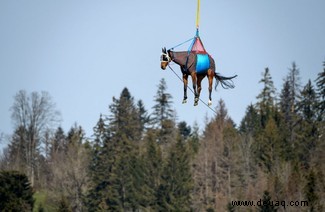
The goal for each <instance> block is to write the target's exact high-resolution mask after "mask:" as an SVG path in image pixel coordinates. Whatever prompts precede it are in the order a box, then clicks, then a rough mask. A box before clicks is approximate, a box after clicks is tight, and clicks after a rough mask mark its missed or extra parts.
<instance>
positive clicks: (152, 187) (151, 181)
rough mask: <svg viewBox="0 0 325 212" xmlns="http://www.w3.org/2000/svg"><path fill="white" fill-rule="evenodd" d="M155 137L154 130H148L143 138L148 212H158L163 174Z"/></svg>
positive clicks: (145, 191)
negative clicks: (150, 211)
mask: <svg viewBox="0 0 325 212" xmlns="http://www.w3.org/2000/svg"><path fill="white" fill-rule="evenodd" d="M157 139H158V138H157V135H156V133H155V131H154V130H149V131H148V133H147V135H146V137H145V142H146V143H145V151H144V153H143V162H144V167H143V168H144V175H145V176H144V190H143V192H144V194H146V196H147V199H146V202H145V206H146V208H147V209H149V210H156V211H157V210H158V205H157V201H158V199H157V198H158V197H157V195H158V191H159V187H160V184H161V181H162V179H161V175H162V173H163V167H164V163H163V158H162V153H161V149H160V145H158V143H157Z"/></svg>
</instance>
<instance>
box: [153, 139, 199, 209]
mask: <svg viewBox="0 0 325 212" xmlns="http://www.w3.org/2000/svg"><path fill="white" fill-rule="evenodd" d="M192 188H193V180H192V174H191V167H190V155H189V153H188V151H187V149H186V146H185V144H184V141H182V139H181V138H180V137H179V138H178V141H177V143H176V144H174V145H173V146H172V149H170V152H169V155H168V158H167V161H166V165H165V167H164V172H163V173H162V182H161V184H160V188H159V192H158V207H159V210H160V211H189V210H190V203H191V192H192Z"/></svg>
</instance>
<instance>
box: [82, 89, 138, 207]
mask: <svg viewBox="0 0 325 212" xmlns="http://www.w3.org/2000/svg"><path fill="white" fill-rule="evenodd" d="M109 109H110V116H109V118H108V125H107V127H106V126H105V124H103V121H102V120H100V121H99V123H98V125H97V127H96V128H95V130H96V131H98V132H96V134H98V136H97V137H101V140H102V141H103V146H102V148H100V151H99V158H96V160H98V163H97V165H95V167H94V169H95V170H97V172H98V174H97V179H95V181H94V182H93V183H94V185H93V188H92V190H91V192H90V193H89V196H88V198H89V200H88V202H89V204H88V205H89V207H88V209H89V210H91V211H96V210H114V211H116V210H117V211H120V210H126V211H128V210H136V209H139V207H140V204H141V200H142V199H143V196H142V194H141V192H142V189H140V188H141V186H142V182H143V179H142V161H141V160H140V159H139V158H138V157H137V155H138V154H139V150H138V147H139V141H140V139H141V136H142V135H141V121H140V115H139V110H138V109H137V107H136V106H135V105H134V99H133V97H132V96H131V94H130V93H129V91H128V89H127V88H124V89H123V90H122V92H121V95H120V98H119V99H116V98H113V103H112V104H111V105H110V106H109ZM99 129H102V130H99ZM99 131H100V132H99ZM98 145H99V144H98ZM96 166H97V168H96ZM96 203H97V208H96V206H95V204H96Z"/></svg>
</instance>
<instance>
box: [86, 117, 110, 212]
mask: <svg viewBox="0 0 325 212" xmlns="http://www.w3.org/2000/svg"><path fill="white" fill-rule="evenodd" d="M93 130H94V136H95V139H94V142H93V145H92V147H91V156H90V158H91V159H90V165H89V176H90V179H91V189H90V190H89V191H88V194H87V198H86V205H87V208H88V210H89V211H97V209H98V208H100V205H101V201H102V193H101V192H102V189H103V187H102V186H101V185H102V180H103V179H105V177H106V171H107V169H106V168H105V165H103V164H102V163H103V161H102V159H103V158H102V156H103V155H102V154H103V153H104V154H105V152H104V149H105V146H104V145H105V144H106V142H107V139H108V132H107V124H106V123H105V120H104V119H103V116H102V114H100V117H99V120H98V122H97V124H96V126H95V127H94V128H93ZM102 209H103V208H102Z"/></svg>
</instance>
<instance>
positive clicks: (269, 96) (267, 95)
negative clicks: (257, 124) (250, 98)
mask: <svg viewBox="0 0 325 212" xmlns="http://www.w3.org/2000/svg"><path fill="white" fill-rule="evenodd" d="M259 83H263V89H262V92H261V93H260V94H259V95H258V96H257V100H258V102H257V106H258V109H259V114H260V118H261V125H262V127H265V126H266V123H267V121H268V119H269V118H270V117H271V116H272V115H273V110H274V105H275V97H274V95H275V87H274V84H273V80H272V77H271V74H270V70H269V68H265V72H264V73H263V77H262V79H261V80H260V81H259Z"/></svg>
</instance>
